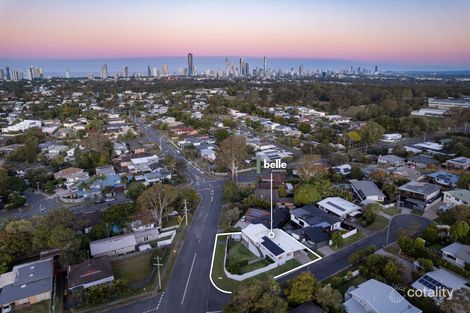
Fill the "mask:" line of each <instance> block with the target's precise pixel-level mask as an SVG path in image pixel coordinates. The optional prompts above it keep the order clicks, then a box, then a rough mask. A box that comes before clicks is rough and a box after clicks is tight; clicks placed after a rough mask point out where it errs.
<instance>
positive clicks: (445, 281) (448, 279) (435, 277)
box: [411, 268, 469, 312]
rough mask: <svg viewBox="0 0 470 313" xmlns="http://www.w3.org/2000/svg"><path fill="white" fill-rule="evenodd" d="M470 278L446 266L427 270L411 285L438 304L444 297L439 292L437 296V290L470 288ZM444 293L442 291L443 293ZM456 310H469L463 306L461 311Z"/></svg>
mask: <svg viewBox="0 0 470 313" xmlns="http://www.w3.org/2000/svg"><path fill="white" fill-rule="evenodd" d="M468 286H469V282H468V280H466V279H464V278H463V277H460V276H458V275H456V274H454V273H453V272H451V271H448V270H446V269H444V268H439V269H436V270H434V271H431V272H427V273H426V274H424V275H423V276H421V277H420V278H419V279H418V280H416V281H415V282H414V283H413V284H411V287H413V288H414V289H416V290H420V291H422V292H423V293H424V294H425V295H426V296H427V297H430V298H431V299H433V300H434V301H435V302H436V303H437V304H440V303H442V301H443V300H444V298H442V297H439V293H438V294H437V296H436V291H437V290H441V291H443V290H444V289H446V290H453V291H454V294H455V291H458V290H460V289H462V288H465V289H469V287H468ZM441 294H442V293H441ZM456 312H467V310H466V309H464V308H462V310H461V311H456Z"/></svg>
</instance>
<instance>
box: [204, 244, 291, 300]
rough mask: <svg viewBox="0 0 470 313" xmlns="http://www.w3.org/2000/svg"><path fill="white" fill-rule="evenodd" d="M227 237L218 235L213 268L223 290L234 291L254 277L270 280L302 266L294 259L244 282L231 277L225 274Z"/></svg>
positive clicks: (214, 275) (214, 279)
mask: <svg viewBox="0 0 470 313" xmlns="http://www.w3.org/2000/svg"><path fill="white" fill-rule="evenodd" d="M226 238H227V236H218V237H217V246H216V250H215V258H214V260H213V262H214V264H213V268H212V280H213V281H214V283H215V284H216V285H217V286H218V287H219V288H221V289H223V290H227V291H234V290H236V289H237V288H238V287H239V286H240V285H241V284H244V283H249V281H250V280H253V279H258V280H269V279H272V278H273V277H274V276H277V275H279V274H281V273H284V272H286V271H288V270H291V269H294V268H296V267H298V266H300V263H299V262H298V261H297V260H294V259H292V260H289V261H287V262H286V263H285V264H283V265H281V266H279V267H277V268H275V269H272V270H270V271H268V272H266V273H262V274H259V275H256V276H254V277H252V278H250V279H247V280H244V281H242V282H239V281H236V280H233V279H230V278H228V277H227V276H225V272H224V255H225V242H226Z"/></svg>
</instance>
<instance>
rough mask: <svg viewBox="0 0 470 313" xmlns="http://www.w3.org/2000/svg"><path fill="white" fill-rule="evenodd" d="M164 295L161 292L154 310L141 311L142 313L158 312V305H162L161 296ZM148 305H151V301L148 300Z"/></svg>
mask: <svg viewBox="0 0 470 313" xmlns="http://www.w3.org/2000/svg"><path fill="white" fill-rule="evenodd" d="M164 295H165V291H164V292H162V295H161V296H160V300H158V303H157V306H156V307H155V308H154V309H150V310H147V311H143V312H142V313H150V312H154V311H155V312H156V311H157V310H158V308H159V307H160V304H162V300H163V296H164ZM149 301H150V302H149V304H150V303H151V301H152V299H150V300H149Z"/></svg>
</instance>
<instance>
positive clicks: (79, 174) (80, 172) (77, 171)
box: [54, 167, 90, 189]
mask: <svg viewBox="0 0 470 313" xmlns="http://www.w3.org/2000/svg"><path fill="white" fill-rule="evenodd" d="M54 178H55V179H60V178H62V179H65V185H66V186H67V188H69V189H70V188H71V187H72V186H73V185H74V184H76V183H79V182H82V181H85V180H87V179H89V178H90V176H89V175H88V173H87V172H85V170H84V169H81V168H78V167H67V168H64V169H63V170H60V171H58V172H55V173H54Z"/></svg>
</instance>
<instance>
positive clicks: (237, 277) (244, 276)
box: [224, 238, 278, 281]
mask: <svg viewBox="0 0 470 313" xmlns="http://www.w3.org/2000/svg"><path fill="white" fill-rule="evenodd" d="M227 248H228V238H227V240H226V241H225V255H224V272H225V275H226V276H227V277H228V278H230V279H233V280H236V281H242V280H245V279H248V278H250V277H253V276H256V275H258V274H261V273H264V272H267V271H270V270H272V269H275V268H276V267H278V264H277V263H272V264H269V265H267V266H265V267H263V268H259V269H256V270H253V271H251V272H248V273H245V274H241V275H237V274H232V273H230V272H229V271H227V269H226V268H225V262H226V261H227Z"/></svg>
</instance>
